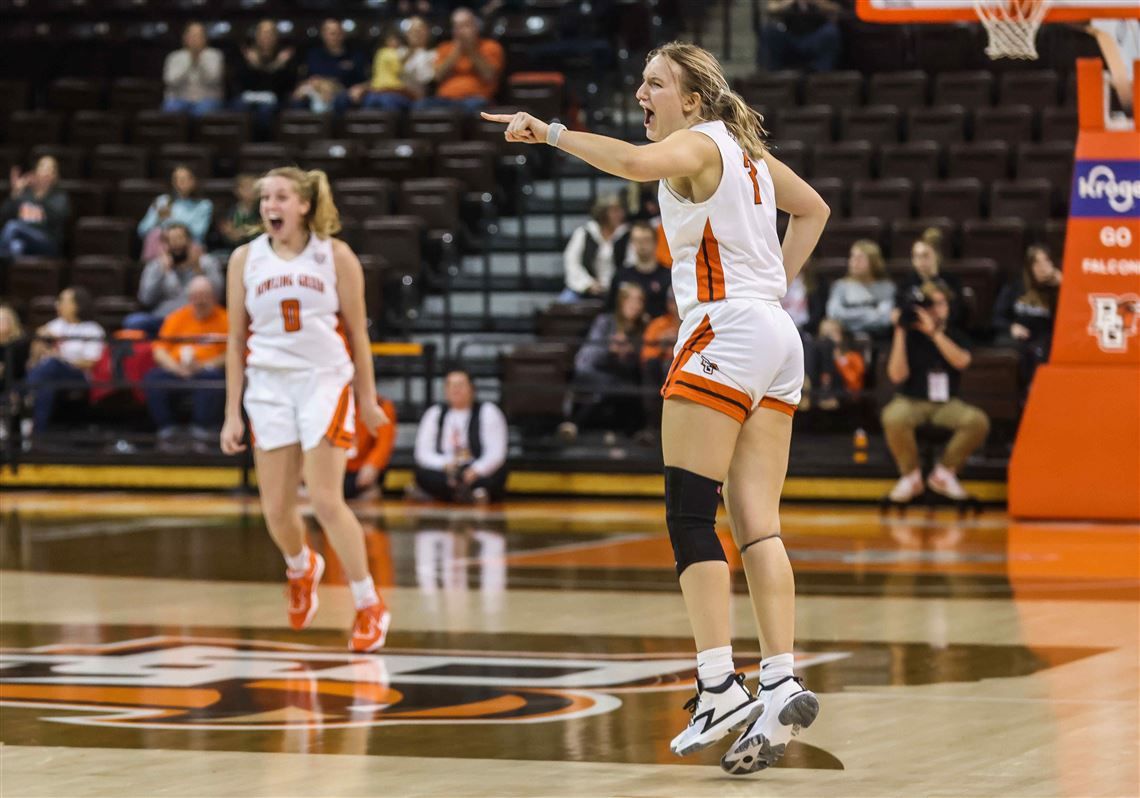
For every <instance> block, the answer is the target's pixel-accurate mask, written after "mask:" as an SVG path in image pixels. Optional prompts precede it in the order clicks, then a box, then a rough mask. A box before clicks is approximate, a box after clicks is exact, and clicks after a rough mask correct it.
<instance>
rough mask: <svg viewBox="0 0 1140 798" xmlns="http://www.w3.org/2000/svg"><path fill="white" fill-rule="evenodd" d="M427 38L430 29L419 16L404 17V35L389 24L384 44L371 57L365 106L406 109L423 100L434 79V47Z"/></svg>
mask: <svg viewBox="0 0 1140 798" xmlns="http://www.w3.org/2000/svg"><path fill="white" fill-rule="evenodd" d="M430 42H431V29H430V28H429V27H428V24H427V23H426V22H424V20H423V19H422V18H421V17H412V18H411V19H409V20H408V21H407V23H406V30H405V32H404V35H403V37H401V35H400V32H399V29H398V28H395V27H393V28H391V29H390V30H389V31H388V33H387V34H386V38H385V46H384V47H381V48H380V49H379V50H377V51H376V57H375V58H374V59H373V61H372V85H371V86H370V87H369V92H368V95H367V96H366V97H365V98H364V107H365V108H379V109H382V110H393V111H406V110H408V109H409V108H411V107H412V103H413V102H415V101H418V100H422V99H423V98H424V97H425V96H426V95H427V90H428V86H429V85H430V84H431V82H432V80H434V79H435V51H434V50H432V49H429V48H428V44H429V43H430Z"/></svg>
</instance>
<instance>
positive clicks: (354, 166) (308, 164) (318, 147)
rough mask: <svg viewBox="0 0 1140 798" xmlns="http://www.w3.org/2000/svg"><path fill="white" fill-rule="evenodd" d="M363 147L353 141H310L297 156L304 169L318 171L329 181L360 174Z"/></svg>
mask: <svg viewBox="0 0 1140 798" xmlns="http://www.w3.org/2000/svg"><path fill="white" fill-rule="evenodd" d="M362 148H363V145H362V144H361V142H359V141H356V140H354V139H319V140H316V141H310V142H309V143H308V144H306V145H305V148H304V150H302V152H301V153H300V155H299V156H298V159H299V161H300V164H301V166H302V167H303V168H305V169H320V170H321V171H323V172H324V173H325V174H327V175H328V176H329V178H330V179H334V180H335V179H336V178H340V177H353V176H356V175H359V174H360V163H361V160H362V157H363V154H362Z"/></svg>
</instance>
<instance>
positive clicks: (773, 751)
mask: <svg viewBox="0 0 1140 798" xmlns="http://www.w3.org/2000/svg"><path fill="white" fill-rule="evenodd" d="M757 700H758V701H759V702H760V703H761V704H763V705H764V708H763V710H762V711H761V713H760V716H759V717H758V718H756V720H754V721H753V722H752V723H751V724H749V726H748V728H747V729H745V730H744V733H743V734H741V735H740V739H738V740H737V741H736V742H735V743H733V744H732V747H731V748H729V749H728V751H727V752H725V755H724V756H723V757H722V758H721V760H720V766H721V769H722V770H724V771H725V772H727V773H731V774H733V775H734V776H742V775H744V774H746V773H755V772H756V771H758V770H763V769H764V768H768V767H771V766H772V765H774V764H776V762H777V761H779V759H780V757H782V756H783V755H784V750H785V749H786V748H787V746H788V742H789V741H790V740H791V739H792V738H793V737H795V736H796V735H797V734H799V733H800V729H806V728H807V727H808V726H810V725H811V724H812V722H813V721H814V720H815V716H816V715H818V714H819V699H817V698H816V697H815V693H813V692H811V691H810V690H807V689H805V688H804V685H803V681H802V680H800V678H799V677H797V676H788V677H785V678H783V679H781V680H780V681H778V682H776V683H775V684H774V685H772V686H771V687H765V686H764V685H761V686H760V693H759V695H757Z"/></svg>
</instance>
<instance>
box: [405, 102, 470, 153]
mask: <svg viewBox="0 0 1140 798" xmlns="http://www.w3.org/2000/svg"><path fill="white" fill-rule="evenodd" d="M463 126H464V119H463V114H462V113H461V112H459V111H457V110H452V109H450V108H433V109H431V110H425V111H412V113H411V114H409V115H408V138H410V139H420V140H424V141H430V142H431V143H432V144H433V145H439V144H442V143H444V142H450V141H462V140H463Z"/></svg>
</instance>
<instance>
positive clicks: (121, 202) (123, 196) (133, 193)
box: [111, 178, 170, 219]
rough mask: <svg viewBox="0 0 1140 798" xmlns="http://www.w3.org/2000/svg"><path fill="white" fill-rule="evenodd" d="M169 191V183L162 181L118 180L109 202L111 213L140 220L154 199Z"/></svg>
mask: <svg viewBox="0 0 1140 798" xmlns="http://www.w3.org/2000/svg"><path fill="white" fill-rule="evenodd" d="M168 191H170V183H169V182H164V181H162V180H149V179H138V178H127V179H125V180H120V181H119V184H118V186H117V187H116V189H115V198H114V199H113V200H112V201H111V213H112V214H114V215H115V216H122V217H124V218H127V219H141V218H143V216H145V215H146V212H147V209H148V208H150V205H151V203H152V202H154V199H155V197H157V196H159V195H160V194H165V193H167V192H168Z"/></svg>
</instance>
